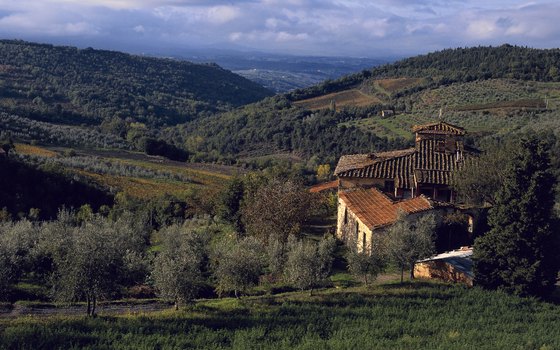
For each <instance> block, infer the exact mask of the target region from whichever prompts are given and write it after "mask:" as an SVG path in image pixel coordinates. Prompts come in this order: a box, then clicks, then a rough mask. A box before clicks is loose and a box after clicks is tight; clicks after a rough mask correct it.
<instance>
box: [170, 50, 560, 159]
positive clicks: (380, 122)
mask: <svg viewBox="0 0 560 350" xmlns="http://www.w3.org/2000/svg"><path fill="white" fill-rule="evenodd" d="M558 61H560V50H538V49H529V48H523V47H514V46H509V45H504V46H500V47H475V48H470V49H450V50H444V51H440V52H435V53H432V54H428V55H423V56H417V57H412V58H409V59H406V60H402V61H399V62H396V63H394V64H390V65H385V66H381V67H377V68H373V69H372V70H367V71H362V72H361V73H358V74H354V75H350V76H346V77H344V78H341V79H338V80H335V81H326V82H324V83H323V84H320V85H317V86H315V87H311V88H308V89H303V90H296V91H294V92H292V93H288V94H285V95H279V96H276V97H275V98H271V99H268V100H265V101H261V102H259V103H256V104H251V105H248V106H244V107H243V108H240V109H237V110H234V111H229V112H227V113H224V114H221V115H220V114H218V115H214V116H211V117H207V118H203V119H199V120H197V121H193V122H189V123H186V124H185V125H181V126H179V127H177V128H172V129H166V130H164V131H162V133H161V135H164V136H165V138H169V139H172V140H174V141H175V142H176V143H177V144H187V145H188V144H191V145H192V144H193V143H192V142H190V143H189V140H193V139H198V142H197V143H196V145H195V146H194V147H191V149H190V150H189V151H190V152H192V153H199V156H200V157H203V158H204V157H206V159H208V160H225V161H228V159H229V161H232V160H234V161H235V160H238V159H239V158H242V159H246V158H247V156H248V155H249V156H252V157H256V156H260V157H262V156H265V155H268V156H273V157H274V156H275V155H285V154H293V155H297V156H298V157H300V158H302V159H309V158H311V157H312V156H318V157H319V158H320V159H322V160H324V161H326V162H331V163H332V162H334V161H335V160H336V159H337V158H338V157H339V156H340V155H342V154H344V153H362V152H371V151H376V150H385V149H392V148H396V147H401V146H405V145H407V144H408V143H410V142H411V138H412V134H411V132H410V127H411V126H412V125H414V124H418V123H425V122H430V121H433V120H435V119H437V118H439V114H440V111H441V114H442V117H443V118H445V119H446V120H447V121H449V122H451V123H454V124H457V125H459V126H463V127H465V128H466V129H467V130H468V131H469V133H470V135H471V136H472V139H471V141H473V142H475V143H478V142H480V141H481V140H482V138H483V137H485V136H487V135H495V134H500V135H506V134H510V133H512V132H524V131H529V130H536V131H542V130H558V128H557V125H558V124H557V120H558V118H557V117H558V113H559V111H558V107H559V106H560V83H559V82H558V81H560V74H558V67H557V62H558ZM382 110H389V111H390V113H389V114H387V115H386V116H381V111H382ZM249 158H250V157H249Z"/></svg>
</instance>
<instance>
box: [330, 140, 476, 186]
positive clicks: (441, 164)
mask: <svg viewBox="0 0 560 350" xmlns="http://www.w3.org/2000/svg"><path fill="white" fill-rule="evenodd" d="M437 142H438V141H437V140H433V139H424V140H420V141H418V143H417V147H416V148H410V149H405V150H400V151H393V152H383V153H376V154H373V155H359V156H360V157H355V156H357V155H351V156H343V157H341V158H340V160H339V162H338V165H337V167H336V169H335V175H337V176H338V177H358V178H376V179H393V180H395V181H396V183H397V185H398V187H401V188H411V187H412V185H413V183H414V179H415V180H416V181H417V182H418V183H432V184H445V185H449V184H450V182H451V178H452V175H453V172H454V171H456V170H458V169H459V167H460V166H461V165H462V163H463V157H464V156H468V155H470V152H465V151H464V150H463V149H462V147H460V145H457V149H458V151H459V154H458V155H457V153H454V152H440V151H437ZM366 156H367V158H366Z"/></svg>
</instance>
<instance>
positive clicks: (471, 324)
mask: <svg viewBox="0 0 560 350" xmlns="http://www.w3.org/2000/svg"><path fill="white" fill-rule="evenodd" d="M559 322H560V306H558V305H555V304H551V303H547V302H540V301H537V300H534V299H522V298H518V297H513V296H508V295H505V294H501V293H496V292H486V291H482V290H478V289H467V288H465V287H462V286H452V285H445V284H435V283H426V282H415V283H406V284H404V285H400V284H384V285H380V286H377V287H373V288H371V289H369V290H366V289H363V288H348V289H328V290H323V291H319V292H317V293H316V294H315V295H314V296H309V293H286V294H279V295H274V296H260V297H245V298H242V299H229V298H227V299H214V300H203V301H199V302H197V303H196V304H195V305H193V306H191V307H189V309H188V310H183V311H179V312H175V311H171V310H169V311H157V312H152V313H148V314H141V315H135V314H128V315H122V316H101V317H98V318H94V319H87V318H85V317H80V316H65V317H52V318H40V319H39V318H30V317H21V318H17V319H13V320H0V349H31V348H33V349H78V348H79V349H190V348H198V349H229V348H233V349H481V350H482V349H540V350H545V349H559V348H560V333H559V332H558V323H559Z"/></svg>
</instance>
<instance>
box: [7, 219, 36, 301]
mask: <svg viewBox="0 0 560 350" xmlns="http://www.w3.org/2000/svg"><path fill="white" fill-rule="evenodd" d="M36 242H37V228H36V226H35V225H34V224H33V223H31V222H30V221H28V220H21V221H16V222H12V221H5V222H0V299H4V298H3V297H4V296H6V295H7V292H8V290H9V288H10V285H12V284H13V283H15V282H17V280H18V279H19V277H20V276H21V275H22V273H24V272H25V271H29V270H32V268H33V266H32V265H33V257H32V250H33V249H34V247H35V245H36Z"/></svg>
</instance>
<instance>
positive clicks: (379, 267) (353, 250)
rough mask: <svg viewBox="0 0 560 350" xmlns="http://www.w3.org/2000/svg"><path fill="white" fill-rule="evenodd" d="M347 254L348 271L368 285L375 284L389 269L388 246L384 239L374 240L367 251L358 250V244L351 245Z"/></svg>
mask: <svg viewBox="0 0 560 350" xmlns="http://www.w3.org/2000/svg"><path fill="white" fill-rule="evenodd" d="M348 246H349V249H348V252H347V254H346V261H347V263H348V271H350V273H351V274H352V275H354V276H356V277H357V278H359V279H361V280H362V282H364V283H365V284H366V285H369V283H371V282H373V281H374V280H375V279H376V278H377V276H378V275H379V274H380V273H381V272H383V271H384V270H385V268H386V267H387V260H388V256H387V255H388V254H387V245H386V240H385V239H382V237H380V236H379V237H377V239H372V242H371V244H370V245H369V246H367V247H366V249H362V250H358V246H357V245H356V244H349V245H348Z"/></svg>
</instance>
